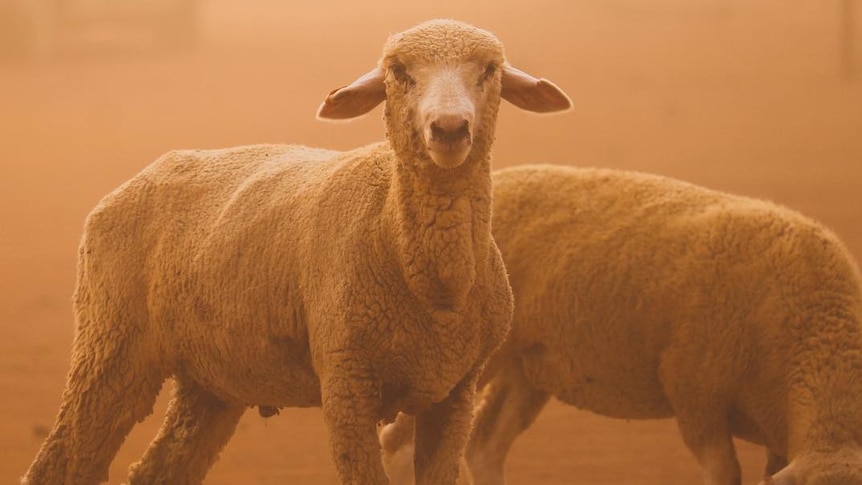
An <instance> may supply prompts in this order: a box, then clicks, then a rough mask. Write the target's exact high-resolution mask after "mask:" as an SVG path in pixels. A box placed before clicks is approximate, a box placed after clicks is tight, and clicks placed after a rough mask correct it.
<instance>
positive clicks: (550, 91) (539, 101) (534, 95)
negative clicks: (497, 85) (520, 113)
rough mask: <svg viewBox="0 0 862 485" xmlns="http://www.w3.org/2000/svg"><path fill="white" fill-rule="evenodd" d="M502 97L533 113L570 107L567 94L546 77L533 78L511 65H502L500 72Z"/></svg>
mask: <svg viewBox="0 0 862 485" xmlns="http://www.w3.org/2000/svg"><path fill="white" fill-rule="evenodd" d="M501 80H502V83H503V91H502V93H501V95H502V97H503V99H505V100H506V101H508V102H510V103H512V104H514V105H515V106H517V107H519V108H521V109H525V110H527V111H533V112H534V113H553V112H556V111H566V110H568V109H570V108H571V107H572V100H571V99H569V96H568V95H566V93H565V92H563V90H562V89H560V88H558V87H557V86H556V85H555V84H554V83H552V82H551V81H548V80H547V79H539V78H535V77H533V76H531V75H529V74H527V73H526V72H524V71H521V70H519V69H515V68H514V67H512V66H504V67H503V73H502V78H501Z"/></svg>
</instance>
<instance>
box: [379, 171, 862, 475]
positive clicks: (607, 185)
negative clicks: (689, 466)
mask: <svg viewBox="0 0 862 485" xmlns="http://www.w3.org/2000/svg"><path fill="white" fill-rule="evenodd" d="M492 178H493V184H494V207H493V220H492V227H493V230H492V234H493V237H494V239H495V241H496V242H497V244H498V246H499V248H500V251H501V252H502V254H503V261H504V262H505V264H506V268H507V270H508V271H509V281H510V284H511V285H512V291H513V293H514V295H515V316H514V317H513V321H512V330H511V332H510V334H509V336H508V337H507V340H506V342H505V343H504V344H503V345H502V346H501V347H500V348H499V349H498V350H497V351H496V352H495V354H494V355H493V356H492V357H491V359H490V361H489V363H488V365H487V367H486V369H485V371H484V374H483V375H482V377H481V378H480V383H479V389H480V391H479V393H480V397H479V398H478V401H477V406H476V418H475V421H474V428H473V430H472V434H471V437H470V441H469V443H468V445H467V450H466V454H465V458H466V459H465V461H466V467H467V468H468V469H469V475H470V476H471V477H472V483H474V484H502V483H504V482H505V479H504V471H503V467H504V460H505V458H506V454H507V452H508V450H509V448H510V446H511V444H512V442H513V441H514V440H515V438H516V437H517V436H518V435H519V434H520V433H521V432H523V431H524V430H525V429H526V428H527V427H529V426H530V424H531V423H532V422H533V421H534V419H535V418H536V416H537V415H538V414H539V412H540V411H541V410H542V408H543V407H544V405H545V404H546V403H547V401H548V399H549V398H550V397H551V396H553V397H556V398H557V399H559V400H561V401H562V402H565V403H567V404H570V405H573V406H576V407H578V408H581V409H585V410H589V411H593V412H595V413H598V414H602V415H605V416H610V417H615V418H625V419H650V418H666V417H673V416H675V417H676V420H677V422H678V428H679V431H680V434H681V435H682V438H683V441H684V443H685V444H686V445H687V447H688V448H689V449H690V451H691V452H692V453H693V455H694V456H695V457H696V459H697V460H698V462H699V464H700V466H701V468H702V471H703V476H704V483H706V484H708V485H738V484H740V483H741V471H740V466H739V463H738V462H737V459H736V455H735V451H734V446H733V442H732V437H733V436H737V437H740V438H742V439H745V440H748V441H751V442H754V443H759V444H763V445H765V447H766V450H767V465H766V470H765V478H764V481H763V482H762V484H763V485H767V484H773V485H860V484H862V447H860V444H862V441H860V440H862V407H860V400H862V379H860V378H859V373H860V372H862V329H860V323H862V291H860V287H862V280H860V274H859V270H858V268H857V266H856V264H855V262H854V261H853V258H852V257H851V255H850V254H849V253H848V251H847V250H846V249H845V247H844V246H843V245H842V243H841V242H840V241H839V239H838V238H837V237H836V236H835V235H834V234H833V233H832V232H830V231H829V230H827V229H826V228H824V227H823V226H821V225H820V224H818V223H816V222H814V221H812V220H810V219H808V218H805V217H803V216H802V215H800V214H798V213H796V212H793V211H791V210H789V209H787V208H784V207H781V206H778V205H776V204H773V203H770V202H766V201H761V200H755V199H750V198H745V197H739V196H734V195H730V194H725V193H721V192H717V191H712V190H707V189H704V188H701V187H698V186H695V185H691V184H688V183H684V182H681V181H677V180H673V179H669V178H663V177H660V176H655V175H648V174H641V173H633V172H625V171H614V170H606V169H605V170H603V169H577V168H572V167H560V166H544V165H539V166H521V167H515V168H511V169H506V170H502V171H498V172H495V173H494V174H493V177H492ZM412 425H413V423H412V421H411V420H410V418H409V417H406V416H399V418H398V420H397V421H396V422H395V424H393V425H389V426H388V427H386V428H384V429H383V430H382V431H381V433H380V434H381V436H380V439H381V440H382V442H383V449H384V452H385V453H386V455H387V456H386V463H387V467H388V470H389V472H390V473H391V474H393V476H394V474H396V473H398V474H400V475H399V476H402V477H403V476H404V475H403V474H404V472H405V469H407V468H409V467H410V466H411V465H410V462H409V457H410V453H411V448H410V447H411V434H410V430H411V426H412ZM402 480H404V481H405V482H406V481H407V480H405V479H404V478H402ZM402 483H404V482H402Z"/></svg>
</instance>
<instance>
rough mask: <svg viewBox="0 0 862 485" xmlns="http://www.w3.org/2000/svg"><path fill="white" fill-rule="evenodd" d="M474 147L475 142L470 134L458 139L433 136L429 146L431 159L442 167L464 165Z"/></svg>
mask: <svg viewBox="0 0 862 485" xmlns="http://www.w3.org/2000/svg"><path fill="white" fill-rule="evenodd" d="M472 146H473V140H472V137H471V136H470V134H469V133H467V134H465V135H464V136H460V137H458V138H457V139H453V138H452V137H438V138H434V137H433V136H432V137H431V139H430V140H429V141H428V145H427V147H428V153H429V154H430V155H431V159H432V160H434V163H436V164H437V165H440V166H441V167H456V166H458V165H460V164H461V163H463V162H464V160H465V159H466V158H467V154H468V153H470V148H472Z"/></svg>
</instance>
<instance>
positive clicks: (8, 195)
mask: <svg viewBox="0 0 862 485" xmlns="http://www.w3.org/2000/svg"><path fill="white" fill-rule="evenodd" d="M434 17H451V18H456V19H460V20H464V21H468V22H471V23H474V24H476V25H478V26H480V27H483V28H486V29H489V30H491V31H493V32H494V33H496V34H497V35H498V37H499V38H500V39H501V40H502V41H503V42H504V43H505V45H506V47H507V52H508V56H509V60H510V61H511V63H512V64H513V65H515V66H517V67H519V68H520V69H522V70H525V71H527V72H530V73H531V74H534V75H536V76H542V77H546V78H548V79H551V80H553V81H554V82H556V83H557V84H558V85H560V86H561V87H562V88H563V89H565V90H566V91H567V92H568V93H569V95H570V96H571V97H572V99H573V100H574V103H575V108H574V110H573V111H571V112H569V113H566V114H562V115H555V116H547V117H541V116H536V115H531V114H527V113H523V112H520V111H518V110H517V109H515V108H513V107H511V106H505V107H504V108H503V109H502V110H501V112H500V120H499V124H498V132H497V143H496V145H495V159H494V163H495V165H496V167H498V168H499V167H505V166H510V165H516V164H523V163H528V162H547V163H556V164H571V165H579V166H600V167H613V168H620V169H632V170H639V171H647V172H653V173H659V174H663V175H669V176H674V177H678V178H682V179H685V180H688V181H691V182H695V183H698V184H701V185H705V186H707V187H711V188H715V189H721V190H726V191H731V192H735V193H739V194H744V195H749V196H756V197H762V198H768V199H771V200H774V201H776V202H779V203H782V204H785V205H788V206H790V207H792V208H795V209H797V210H799V211H801V212H802V213H804V214H807V215H809V216H811V217H814V218H816V219H818V220H820V221H822V222H824V223H825V224H827V225H828V226H830V227H831V228H833V229H834V230H835V231H836V232H837V233H838V234H839V235H840V236H841V237H842V238H843V239H844V240H845V241H846V243H847V245H848V246H849V247H850V249H851V251H852V252H853V253H854V255H855V256H856V257H857V259H858V258H860V256H862V224H860V223H862V0H758V1H745V0H511V1H504V0H497V1H491V0H478V1H469V2H468V1H462V0H436V1H434V2H408V1H398V2H396V1H388V0H365V1H361V2H360V1H348V0H317V1H314V2H303V1H280V0H246V1H239V0H0V456H2V458H0V481H2V482H4V483H12V482H14V481H15V479H16V478H17V477H18V476H20V475H21V474H23V473H24V471H25V470H26V468H27V466H28V464H29V462H30V460H31V459H32V458H33V456H34V455H35V453H36V451H37V449H38V447H39V445H40V443H41V441H42V439H43V438H44V437H45V435H46V433H47V431H48V430H49V428H50V426H51V424H52V422H53V419H54V417H55V415H56V412H57V409H58V406H59V403H60V395H61V392H62V388H63V383H64V380H65V373H66V371H67V369H68V365H69V364H68V362H69V350H70V344H71V338H72V331H73V326H72V318H71V309H70V297H71V294H72V291H73V283H74V271H75V257H76V246H77V243H78V239H79V237H80V233H81V227H82V222H83V219H84V217H85V215H86V214H87V212H88V211H89V210H90V209H91V208H92V207H93V206H94V205H95V204H96V202H97V201H98V200H99V199H100V198H101V197H102V196H103V195H105V194H106V193H107V192H109V191H111V190H112V189H114V188H115V187H116V186H118V185H119V184H120V183H122V182H123V181H125V180H126V179H127V178H129V177H130V176H132V175H133V174H135V173H136V172H138V171H139V170H141V169H142V168H143V167H144V166H145V165H146V164H148V163H149V162H150V161H152V160H153V159H155V158H156V157H157V156H158V155H160V154H161V153H163V152H165V151H167V150H170V149H174V148H215V147H224V146H230V145H239V144H250V143H258V142H289V143H302V144H309V145H316V146H325V147H328V148H337V149H348V148H351V147H355V146H358V145H361V144H365V143H368V142H371V141H375V140H379V139H382V137H383V126H382V123H381V119H380V118H381V110H380V108H377V109H376V110H375V111H374V112H373V113H372V114H371V115H369V116H366V117H364V118H362V119H360V120H357V121H355V122H352V123H340V124H325V123H321V122H317V121H315V119H314V113H315V110H316V109H317V106H318V104H319V103H320V102H321V101H322V99H323V97H324V96H325V95H326V93H328V92H329V91H330V90H331V89H333V88H336V87H339V86H342V85H344V84H346V83H348V82H350V81H352V80H353V79H354V78H355V77H357V76H358V75H360V74H362V73H364V72H366V71H367V70H368V69H369V68H370V67H372V66H373V65H374V63H375V62H376V60H377V56H378V54H379V52H380V47H381V46H382V44H383V42H384V40H385V39H386V36H387V35H388V34H390V33H394V32H397V31H400V30H403V29H405V28H408V27H410V26H412V25H414V24H416V23H418V22H420V21H423V20H426V19H429V18H434ZM169 387H170V386H169V385H166V386H165V391H167V390H168V389H169ZM167 394H168V393H167V392H163V395H162V396H161V398H160V399H159V402H158V404H157V407H156V409H155V412H154V416H153V417H151V418H150V419H148V420H147V421H145V422H144V423H143V424H141V425H139V426H137V427H136V428H135V430H134V431H133V433H132V434H131V435H130V436H129V438H128V439H127V441H126V444H125V445H124V446H123V448H122V450H121V452H120V454H119V456H118V457H117V459H116V460H115V462H114V466H113V467H112V469H111V481H110V483H120V482H122V481H123V480H125V477H126V475H125V471H126V468H127V467H128V465H129V464H130V463H131V462H133V461H135V460H136V459H137V458H138V457H139V456H140V454H141V452H142V450H143V449H144V447H145V446H146V444H147V443H148V441H149V440H150V439H151V438H152V436H153V435H154V433H155V429H156V428H157V426H158V424H159V422H160V418H161V413H162V412H163V411H164V408H165V404H166V398H167ZM106 419H110V417H106ZM763 455H764V454H763V452H762V450H761V449H760V448H758V447H755V446H752V445H747V444H742V445H741V449H740V457H741V459H742V462H743V466H744V473H745V478H744V483H752V484H754V483H757V482H758V480H759V478H760V475H761V470H762V466H763V465H764V456H763ZM508 470H509V477H510V481H511V483H513V484H517V483H530V484H567V483H574V482H579V483H592V484H610V483H627V484H641V485H646V484H667V483H699V481H700V476H699V472H698V468H697V466H696V464H695V462H694V460H693V458H691V456H690V455H689V453H688V452H687V450H686V449H685V448H684V447H683V445H682V443H681V440H680V439H679V437H678V435H677V433H676V429H675V425H674V423H673V422H672V421H647V422H634V421H633V422H625V421H621V420H610V419H606V418H602V417H598V416H594V415H591V414H589V413H585V412H581V411H577V410H575V409H573V408H570V407H564V406H562V405H560V404H557V403H552V404H551V405H550V406H549V407H548V409H547V410H546V411H545V412H544V413H543V414H542V415H541V416H540V418H539V420H538V422H537V423H536V424H535V425H534V426H533V427H532V428H531V429H530V430H528V431H527V432H526V434H525V435H524V436H523V437H522V438H521V439H520V440H518V441H517V442H516V444H515V448H514V450H513V451H512V454H511V458H510V460H509V466H508ZM334 482H335V474H334V469H333V466H332V464H331V461H330V459H329V456H328V449H327V438H326V433H325V430H324V427H323V423H322V420H321V416H320V413H319V411H317V410H296V409H287V410H283V411H282V413H281V415H279V416H276V417H273V418H270V419H267V420H264V419H263V418H261V417H259V416H258V414H257V413H256V412H254V411H252V412H249V413H247V415H246V416H245V418H244V419H243V421H242V423H241V424H240V426H239V429H238V431H237V434H236V436H235V437H234V439H233V440H232V441H231V442H230V443H229V445H228V446H227V448H226V449H225V451H224V453H223V454H222V458H221V460H220V461H219V462H218V463H217V464H216V465H215V467H214V468H213V470H212V471H211V472H210V474H209V476H208V478H207V481H206V483H209V484H229V483H254V484H267V483H303V484H324V483H334Z"/></svg>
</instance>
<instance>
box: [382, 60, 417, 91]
mask: <svg viewBox="0 0 862 485" xmlns="http://www.w3.org/2000/svg"><path fill="white" fill-rule="evenodd" d="M389 69H390V70H391V71H392V75H393V76H395V80H396V81H398V82H399V83H401V84H404V85H407V86H412V85H413V84H415V83H416V81H414V80H413V78H412V77H410V75H409V74H407V68H406V67H404V65H403V64H392V66H391V67H390V68H389Z"/></svg>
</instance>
